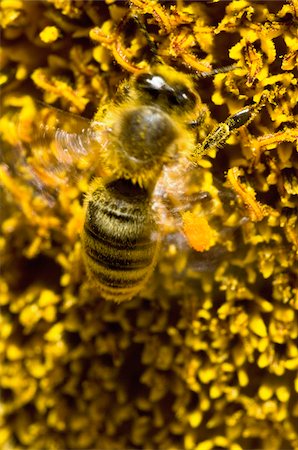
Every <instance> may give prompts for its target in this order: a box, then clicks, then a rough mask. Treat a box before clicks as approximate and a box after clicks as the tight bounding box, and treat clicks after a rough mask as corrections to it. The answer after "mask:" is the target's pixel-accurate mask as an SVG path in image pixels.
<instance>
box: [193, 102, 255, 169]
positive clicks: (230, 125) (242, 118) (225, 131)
mask: <svg viewBox="0 0 298 450" xmlns="http://www.w3.org/2000/svg"><path fill="white" fill-rule="evenodd" d="M252 117H253V108H251V107H249V106H247V107H246V108H243V109H241V110H240V111H238V112H236V113H235V114H232V115H231V116H229V117H228V118H227V120H226V121H225V122H222V123H220V124H219V125H218V126H217V127H216V128H215V129H214V130H213V131H211V133H209V134H208V136H207V137H206V139H205V140H204V141H203V142H202V143H201V144H199V145H197V147H196V148H195V149H194V152H193V154H192V160H193V161H194V163H196V162H197V161H198V160H199V159H201V158H202V156H204V155H206V154H207V153H208V152H209V151H210V150H212V149H214V148H217V147H220V146H221V145H222V144H224V142H225V141H226V140H227V138H228V137H229V135H230V134H231V133H232V132H233V131H235V130H237V129H238V128H240V127H242V126H243V125H245V124H246V123H247V122H249V121H250V119H251V118H252Z"/></svg>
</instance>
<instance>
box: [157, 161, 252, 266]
mask: <svg viewBox="0 0 298 450" xmlns="http://www.w3.org/2000/svg"><path fill="white" fill-rule="evenodd" d="M153 205H154V206H153V207H154V210H155V212H156V217H157V220H158V222H159V225H160V227H161V228H162V229H163V230H164V234H165V239H164V246H165V247H164V248H165V250H164V252H165V254H171V253H172V254H177V253H180V254H181V255H186V256H185V261H186V260H187V267H188V268H189V267H191V268H193V269H194V270H195V271H199V272H201V271H212V270H214V268H215V267H216V266H217V264H218V263H219V262H220V261H221V260H223V259H224V258H225V257H226V256H227V255H228V254H229V252H231V251H233V240H234V239H235V237H236V234H237V233H238V232H239V230H240V228H241V226H242V225H243V224H245V223H246V222H247V220H248V219H247V217H245V216H244V215H243V213H242V211H240V210H239V208H237V201H236V195H235V193H234V192H233V191H232V190H231V189H229V188H228V187H226V186H225V185H224V184H223V183H222V182H220V181H219V180H218V179H215V178H214V176H213V175H212V173H211V171H210V170H207V169H205V168H203V167H194V166H193V165H192V164H191V163H189V162H188V161H185V160H183V159H182V160H180V162H179V163H178V164H174V165H172V166H169V167H166V168H165V169H164V171H163V174H162V176H161V178H160V180H159V182H158V184H157V186H156V189H155V191H154V203H153ZM237 240H238V242H239V239H238V237H237ZM169 249H170V253H169Z"/></svg>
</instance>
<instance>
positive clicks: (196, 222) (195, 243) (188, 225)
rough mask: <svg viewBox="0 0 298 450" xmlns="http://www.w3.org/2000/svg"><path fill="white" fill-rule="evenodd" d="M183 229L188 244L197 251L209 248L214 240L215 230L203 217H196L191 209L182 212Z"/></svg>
mask: <svg viewBox="0 0 298 450" xmlns="http://www.w3.org/2000/svg"><path fill="white" fill-rule="evenodd" d="M182 220H183V231H184V234H185V236H186V239H187V240H188V242H189V244H190V246H191V247H192V248H193V249H194V250H196V251H197V252H204V251H206V250H209V249H210V248H211V247H212V246H213V245H214V244H215V242H216V235H217V234H216V231H215V230H214V229H213V228H211V226H210V225H209V223H208V221H207V219H206V218H205V217H198V216H196V215H195V214H194V213H192V212H191V211H187V212H185V213H183V214H182Z"/></svg>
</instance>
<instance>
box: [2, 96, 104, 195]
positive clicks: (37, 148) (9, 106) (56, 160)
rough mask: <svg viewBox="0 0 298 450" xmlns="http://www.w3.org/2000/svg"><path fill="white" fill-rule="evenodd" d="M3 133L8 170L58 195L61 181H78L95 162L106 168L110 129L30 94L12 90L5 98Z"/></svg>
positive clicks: (94, 167)
mask: <svg viewBox="0 0 298 450" xmlns="http://www.w3.org/2000/svg"><path fill="white" fill-rule="evenodd" d="M0 135H1V148H2V158H1V159H2V170H6V172H7V171H8V170H9V171H10V172H11V173H12V174H14V175H15V176H18V177H20V178H22V179H23V180H25V181H26V182H27V183H30V184H31V185H32V186H34V189H35V190H36V192H37V193H39V194H42V195H44V196H45V197H47V198H48V199H49V200H50V199H51V200H53V197H55V192H56V191H57V190H58V189H60V188H61V186H63V185H66V184H71V183H74V182H76V183H78V182H79V180H80V178H82V174H84V173H86V171H88V170H91V168H92V170H93V171H97V172H98V173H100V170H101V167H100V161H101V160H100V152H101V151H102V149H103V148H104V146H105V145H106V139H107V130H106V129H105V128H104V126H100V124H98V123H97V124H96V128H95V127H94V126H92V124H91V123H90V121H89V120H88V119H85V118H83V117H80V116H78V115H74V114H71V113H67V112H64V111H61V110H58V109H56V108H53V107H51V106H49V105H46V104H43V103H40V102H36V101H34V100H33V99H32V98H31V97H29V96H23V97H13V96H12V97H8V98H6V99H5V105H4V107H3V112H2V115H1V118H0ZM3 164H4V165H3Z"/></svg>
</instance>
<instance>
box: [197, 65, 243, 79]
mask: <svg viewBox="0 0 298 450" xmlns="http://www.w3.org/2000/svg"><path fill="white" fill-rule="evenodd" d="M235 69H240V67H239V66H237V65H236V64H231V65H229V66H224V67H218V68H216V69H212V70H211V71H210V72H197V73H195V74H193V75H192V77H193V78H195V79H197V80H199V79H201V78H208V77H213V76H214V75H216V74H218V73H226V72H231V71H232V70H235Z"/></svg>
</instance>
